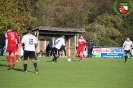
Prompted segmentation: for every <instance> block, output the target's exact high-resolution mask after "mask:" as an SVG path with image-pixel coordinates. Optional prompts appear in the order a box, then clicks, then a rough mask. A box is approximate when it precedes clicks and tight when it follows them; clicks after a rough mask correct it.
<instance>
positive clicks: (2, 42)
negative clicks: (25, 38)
mask: <svg viewBox="0 0 133 88" xmlns="http://www.w3.org/2000/svg"><path fill="white" fill-rule="evenodd" d="M4 46H5V36H4V35H2V36H1V37H0V50H1V51H0V52H1V54H0V56H3V53H4Z"/></svg>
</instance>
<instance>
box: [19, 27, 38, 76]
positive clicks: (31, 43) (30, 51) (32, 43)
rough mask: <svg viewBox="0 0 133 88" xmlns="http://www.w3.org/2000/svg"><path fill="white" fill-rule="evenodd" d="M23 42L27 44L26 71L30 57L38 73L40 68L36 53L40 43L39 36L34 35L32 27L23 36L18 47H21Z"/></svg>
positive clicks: (25, 53) (25, 55)
mask: <svg viewBox="0 0 133 88" xmlns="http://www.w3.org/2000/svg"><path fill="white" fill-rule="evenodd" d="M22 44H24V45H25V48H24V64H23V66H24V72H27V60H28V57H29V58H30V59H31V61H32V62H33V65H34V68H35V72H36V74H37V73H38V71H39V70H38V68H37V58H36V55H35V48H36V47H37V45H38V43H37V38H36V37H35V36H34V35H32V29H31V28H28V29H27V34H26V35H24V36H23V38H22V40H21V43H20V45H19V48H18V49H20V48H21V46H22Z"/></svg>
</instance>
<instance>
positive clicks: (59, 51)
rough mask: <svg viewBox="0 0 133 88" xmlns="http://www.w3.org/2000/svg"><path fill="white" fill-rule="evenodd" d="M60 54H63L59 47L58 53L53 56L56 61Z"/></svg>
mask: <svg viewBox="0 0 133 88" xmlns="http://www.w3.org/2000/svg"><path fill="white" fill-rule="evenodd" d="M61 54H63V52H62V49H59V50H58V54H57V55H56V58H55V62H57V59H58V58H59V56H60V55H61Z"/></svg>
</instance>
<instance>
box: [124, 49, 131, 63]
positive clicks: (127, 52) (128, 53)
mask: <svg viewBox="0 0 133 88" xmlns="http://www.w3.org/2000/svg"><path fill="white" fill-rule="evenodd" d="M129 55H130V50H127V51H126V53H125V62H126V61H127V59H128V56H129Z"/></svg>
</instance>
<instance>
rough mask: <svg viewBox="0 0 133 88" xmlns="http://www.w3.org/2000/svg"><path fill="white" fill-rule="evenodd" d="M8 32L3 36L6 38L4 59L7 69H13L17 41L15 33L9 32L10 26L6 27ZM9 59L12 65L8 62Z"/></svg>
mask: <svg viewBox="0 0 133 88" xmlns="http://www.w3.org/2000/svg"><path fill="white" fill-rule="evenodd" d="M7 29H8V31H7V32H6V34H5V37H6V58H7V61H8V65H7V66H8V67H9V66H11V67H14V66H15V60H14V55H15V52H16V39H17V40H18V35H17V33H16V32H14V31H12V30H11V26H7ZM10 59H12V63H11V62H10Z"/></svg>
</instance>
